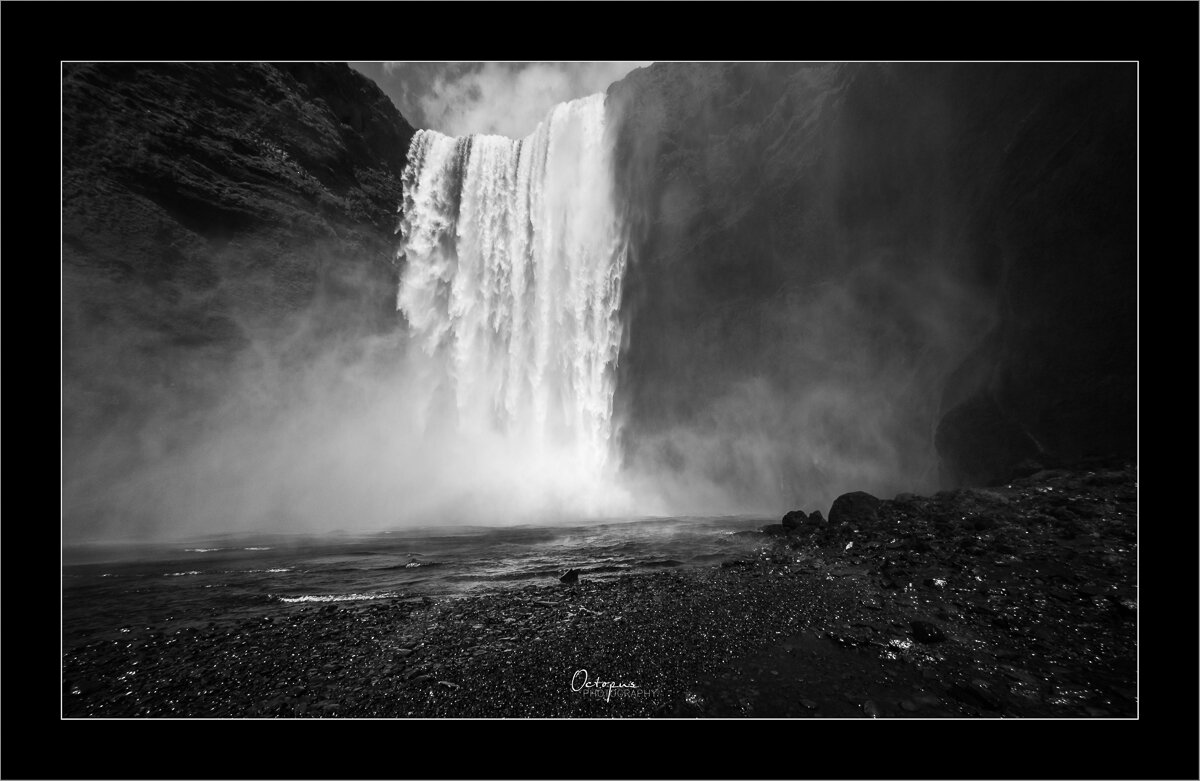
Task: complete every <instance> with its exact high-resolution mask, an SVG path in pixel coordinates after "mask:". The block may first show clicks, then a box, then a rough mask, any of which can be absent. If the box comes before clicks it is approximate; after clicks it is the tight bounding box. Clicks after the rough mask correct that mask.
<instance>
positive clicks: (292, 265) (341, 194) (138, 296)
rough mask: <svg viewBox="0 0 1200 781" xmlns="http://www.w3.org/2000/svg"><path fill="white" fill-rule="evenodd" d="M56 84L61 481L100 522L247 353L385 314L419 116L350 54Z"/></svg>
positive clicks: (81, 74) (358, 328)
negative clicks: (345, 60) (349, 62)
mask: <svg viewBox="0 0 1200 781" xmlns="http://www.w3.org/2000/svg"><path fill="white" fill-rule="evenodd" d="M62 88H63V97H62V100H63V107H62V135H63V143H62V148H63V160H62V164H63V196H62V198H63V201H62V303H63V438H64V441H63V446H64V483H65V485H64V491H65V496H66V511H67V514H68V515H72V514H74V513H79V514H82V515H85V516H98V515H100V514H102V513H100V512H98V510H97V508H96V507H95V497H96V496H98V495H100V494H102V493H103V492H104V490H103V489H104V487H106V486H109V485H111V484H112V483H113V482H114V481H118V480H120V479H121V478H122V477H123V476H126V475H128V474H131V473H132V472H134V471H136V469H135V468H136V467H137V465H139V464H143V463H146V462H152V461H154V460H155V459H156V458H159V457H161V456H162V455H163V453H164V452H165V451H170V450H171V449H173V448H177V447H181V446H183V445H184V444H185V443H186V442H187V441H188V440H189V439H191V438H192V437H193V436H194V434H195V433H196V429H197V428H198V427H201V426H203V425H204V422H203V421H204V412H205V410H207V409H208V408H209V407H211V406H212V405H214V404H217V403H219V400H220V398H221V397H222V394H223V393H224V392H225V390H226V389H227V387H228V385H229V384H230V383H231V382H233V381H234V378H235V377H236V376H238V375H239V373H241V372H243V371H244V370H245V369H246V368H247V367H248V366H259V367H262V366H263V365H265V364H269V363H273V362H278V363H281V364H287V363H289V362H293V363H294V362H300V361H303V360H305V359H306V358H310V357H311V355H312V352H313V350H314V349H315V346H316V345H318V344H321V343H323V342H327V341H328V340H329V339H332V338H337V335H341V336H344V337H352V336H353V335H355V334H364V333H374V332H378V331H380V330H381V329H383V328H387V327H393V326H394V324H395V306H394V299H395V281H396V269H395V268H394V267H393V257H392V255H393V252H394V243H395V239H394V236H393V230H394V228H395V225H396V214H395V212H396V208H397V205H398V204H399V203H400V202H401V200H402V198H401V189H400V175H401V172H402V170H403V167H404V163H405V155H406V153H407V148H408V142H409V140H410V138H411V137H412V134H413V129H412V128H411V127H409V126H408V124H407V123H406V122H405V121H404V119H403V118H402V117H401V116H400V115H399V113H398V112H397V111H396V109H395V107H394V106H393V105H392V104H391V102H390V101H389V100H388V98H387V97H386V96H385V95H384V94H383V93H382V92H381V91H380V90H379V88H378V87H376V86H375V84H373V83H372V82H370V81H369V80H368V79H366V78H364V77H363V76H361V75H359V74H357V73H355V72H354V71H352V70H351V69H350V68H349V67H348V66H346V65H344V64H321V63H310V64H283V65H271V64H266V63H249V64H245V63H243V64H231V63H209V64H186V63H177V64H169V63H168V64H132V63H131V64H125V63H86V64H70V63H68V64H65V65H64V66H63V77H62ZM85 464H86V465H87V467H86V468H85Z"/></svg>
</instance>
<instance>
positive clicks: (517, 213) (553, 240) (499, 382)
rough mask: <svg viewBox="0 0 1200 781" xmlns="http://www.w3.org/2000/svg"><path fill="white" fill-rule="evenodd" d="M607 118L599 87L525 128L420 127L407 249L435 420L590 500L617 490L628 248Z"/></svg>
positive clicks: (505, 461) (576, 498)
mask: <svg viewBox="0 0 1200 781" xmlns="http://www.w3.org/2000/svg"><path fill="white" fill-rule="evenodd" d="M605 128H606V125H605V108H604V95H603V94H596V95H592V96H590V97H587V98H582V99H579V100H574V101H571V102H569V103H563V104H559V105H558V106H556V107H555V108H554V109H553V110H552V111H551V113H550V115H549V116H548V117H547V118H546V119H545V120H543V121H542V122H541V124H539V125H538V126H537V129H536V130H534V131H533V133H531V134H530V135H529V136H527V137H525V138H523V139H520V140H513V139H509V138H505V137H502V136H492V135H473V136H467V137H465V138H452V137H449V136H445V135H442V134H441V133H437V132H435V131H430V130H422V131H419V132H418V133H417V134H416V135H415V136H414V137H413V140H412V144H411V146H410V148H409V156H408V165H407V168H406V169H405V171H404V177H403V189H404V204H403V206H402V207H401V211H402V217H401V223H400V233H401V245H400V250H399V253H398V256H399V257H400V258H401V261H402V272H401V278H400V284H399V291H398V295H397V308H398V310H399V311H400V312H401V313H403V315H404V317H405V319H406V320H407V323H408V333H409V338H410V339H411V340H412V342H413V344H414V345H415V346H417V347H419V349H420V351H421V352H422V353H423V354H424V355H425V356H427V362H426V370H425V372H424V374H422V379H421V381H420V383H419V384H420V385H421V388H420V391H419V392H420V394H421V395H422V397H423V399H425V401H424V403H423V409H424V414H425V415H427V416H428V418H429V421H428V422H429V425H431V426H439V429H438V430H439V432H440V434H439V436H442V437H456V438H459V439H460V440H463V441H464V442H472V443H474V442H478V441H484V442H486V448H487V451H488V453H489V454H490V456H489V458H491V459H493V460H494V461H495V463H494V464H491V466H492V467H495V468H503V469H504V470H507V472H508V473H510V474H513V475H514V477H513V479H514V480H521V481H523V482H525V483H526V484H527V485H528V484H530V483H536V484H537V487H538V488H539V489H540V490H541V492H542V493H543V494H549V495H552V496H555V497H558V498H562V499H567V498H568V497H570V498H571V499H572V501H573V502H574V503H576V504H577V505H578V503H583V504H586V505H588V507H589V508H590V509H591V510H593V511H603V510H605V509H606V508H608V509H611V501H607V500H611V499H612V496H613V491H612V487H611V483H610V481H611V476H612V474H613V471H614V459H612V458H610V448H611V446H612V444H613V443H612V431H613V422H612V412H613V391H614V385H615V369H616V364H617V357H618V350H619V348H620V343H621V322H620V318H619V310H620V306H621V280H622V276H623V274H624V270H625V261H626V253H627V242H626V236H625V233H624V230H623V225H622V221H621V219H620V218H619V217H618V213H617V210H616V207H615V203H614V193H613V182H612V176H613V174H612V164H611V151H612V150H611V139H610V138H609V137H608V136H607V135H606V132H605ZM578 506H581V507H582V505H578Z"/></svg>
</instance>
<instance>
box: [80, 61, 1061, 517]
mask: <svg viewBox="0 0 1200 781" xmlns="http://www.w3.org/2000/svg"><path fill="white" fill-rule="evenodd" d="M360 65H361V64H360ZM584 65H587V64H578V63H576V64H559V65H554V66H552V64H532V65H520V67H518V64H501V65H497V64H485V65H481V64H471V67H463V68H460V69H457V70H455V69H449V70H443V71H429V72H425V71H420V69H417V70H416V71H409V72H410V73H416V72H421V73H424V76H423V77H422V78H425V79H426V82H427V83H426V84H425V88H424V90H423V91H416V92H414V93H412V94H408V96H407V98H406V99H407V100H409V101H417V102H418V103H420V104H421V105H422V106H423V108H422V109H421V113H422V116H423V117H425V118H426V119H429V118H431V117H434V116H436V117H438V119H437V124H439V125H440V127H438V128H436V129H430V130H423V131H420V132H418V133H417V134H416V136H414V137H413V141H412V144H411V146H409V147H408V149H407V151H408V157H407V160H408V167H407V168H406V169H405V170H404V174H403V177H402V178H403V179H404V185H403V186H404V192H403V205H402V208H401V209H400V212H399V214H397V220H398V222H397V232H396V233H395V234H394V235H393V247H394V256H393V258H392V262H391V263H390V265H388V266H387V267H386V268H384V267H383V266H381V265H380V264H378V263H375V264H365V265H364V264H362V263H361V262H360V260H361V259H354V257H353V253H352V252H351V253H349V254H348V253H347V250H346V248H345V247H340V248H339V247H337V246H336V245H337V242H336V241H335V240H332V239H329V240H327V241H328V243H326V244H322V243H315V244H313V245H312V246H311V247H310V248H308V249H306V250H304V251H303V252H301V253H299V254H296V253H292V254H289V253H288V252H285V251H283V250H279V249H277V248H276V249H270V248H267V249H263V248H259V249H255V250H253V251H251V250H248V249H246V248H242V249H240V250H239V249H236V246H235V245H236V244H237V242H231V244H230V246H231V247H233V249H230V250H229V251H228V257H226V258H225V259H224V260H220V261H219V262H217V263H215V265H214V266H213V268H212V269H210V270H209V271H206V272H205V274H207V275H208V276H206V277H204V279H201V280H199V281H194V282H195V283H194V284H193V281H189V282H188V284H189V285H191V287H188V288H186V289H187V292H186V294H184V295H182V296H180V295H179V294H178V293H173V295H176V298H175V299H171V300H170V302H169V303H164V297H163V296H162V295H160V292H159V291H158V288H155V286H154V285H155V284H158V283H157V282H153V280H152V283H147V286H145V287H144V288H140V287H138V286H137V285H133V284H129V283H126V282H122V281H119V280H118V279H117V278H116V277H109V278H105V279H103V280H102V279H100V278H87V279H86V280H84V279H83V278H80V280H73V279H72V277H71V274H72V273H73V272H71V271H70V270H69V271H68V275H67V278H66V280H65V285H66V286H67V287H68V288H72V287H77V288H79V289H83V288H84V287H87V289H88V291H89V292H88V295H90V296H93V297H94V298H95V299H96V300H97V301H101V302H108V303H104V304H103V305H96V306H91V307H82V308H78V309H74V308H73V309H72V310H70V311H67V312H65V313H64V318H65V321H64V330H65V337H64V351H65V358H64V468H63V469H64V475H63V476H64V489H63V490H64V534H65V536H66V537H68V538H69V539H72V540H74V539H99V538H107V537H113V536H117V537H121V536H124V537H129V538H161V537H180V536H194V535H200V534H217V533H226V532H245V531H278V532H301V531H304V532H311V531H328V530H368V529H389V528H395V527H398V526H405V525H414V524H419V525H444V524H459V523H461V524H485V525H486V524H506V523H525V522H540V521H546V522H559V521H562V520H564V519H570V518H599V517H605V518H616V517H631V516H642V515H716V514H746V513H750V514H762V515H766V516H777V515H781V514H782V513H784V512H786V511H787V510H790V509H797V508H799V509H805V510H809V511H811V510H814V509H820V510H822V511H823V512H827V511H828V508H829V506H830V504H831V503H832V501H833V499H834V498H836V497H837V496H838V495H839V494H841V493H844V492H848V491H855V490H864V491H868V492H870V493H873V494H875V495H877V496H880V497H883V498H889V497H891V496H894V495H896V494H897V493H901V492H917V493H919V492H929V491H933V490H936V489H938V488H941V487H947V486H950V485H952V484H954V483H953V481H951V480H948V479H947V473H946V469H945V464H944V463H943V457H942V454H940V453H939V451H938V448H937V446H936V442H937V432H938V427H939V425H940V423H941V421H942V420H943V418H944V417H945V415H946V413H947V412H948V411H949V410H951V409H954V408H955V407H956V405H959V404H960V403H961V402H962V401H963V400H964V399H968V398H970V397H971V394H978V393H979V392H980V389H984V390H986V392H987V393H989V394H993V396H994V397H995V398H1000V399H1001V400H1003V397H1002V396H1001V395H996V394H999V391H995V390H994V389H995V388H997V387H1000V388H1001V390H1004V387H1001V386H1000V385H999V384H998V380H997V379H996V377H997V376H998V375H997V373H996V372H995V371H994V370H993V368H990V365H989V364H987V362H986V361H983V362H979V361H976V363H977V364H978V365H979V366H982V367H983V368H980V369H978V370H972V371H966V369H965V368H964V367H969V366H971V365H975V364H972V361H973V360H976V358H978V356H980V355H981V354H982V353H981V351H983V350H985V349H992V347H989V345H991V346H994V345H996V344H998V343H999V341H998V340H999V339H1000V337H1002V336H1004V332H1003V331H1002V329H1003V327H1004V325H1003V321H1004V316H1005V311H1006V310H1005V309H1004V307H1008V308H1009V309H1012V308H1014V307H1017V306H1019V305H1020V302H1016V303H1014V301H1013V300H1011V299H1010V300H1005V299H1004V297H1003V296H1002V295H1001V291H1002V289H1003V285H1004V284H1006V281H1005V277H1004V274H1005V273H1006V272H1005V271H1004V269H1005V268H1006V267H1005V266H1004V263H1005V262H1006V260H1005V259H1006V257H1008V256H1009V255H1011V254H1012V252H1013V250H1012V247H1013V246H1014V242H1015V240H1014V239H1013V238H1012V237H1011V236H1012V235H1017V233H1016V232H1015V231H1012V230H1010V229H1009V227H1008V226H1007V225H1006V224H1004V223H1001V222H999V221H998V218H995V217H993V214H1003V213H1004V209H1006V208H1008V206H1007V204H1008V203H1010V202H1011V200H1012V196H1011V195H1010V194H1011V193H1012V192H1017V193H1020V192H1023V191H1022V190H1021V189H1020V181H1021V180H1020V176H1021V174H1020V173H1019V172H1020V171H1021V170H1023V169H1021V168H1020V167H1019V166H1010V167H1009V168H1008V169H1006V168H1005V165H1006V164H1007V163H1006V161H1007V160H1008V157H1006V155H1009V151H1008V150H1009V149H1010V148H1012V146H1013V143H1014V142H1013V141H1012V139H1013V138H1016V137H1019V136H1018V131H1019V130H1020V129H1021V128H1022V127H1023V124H1022V123H1024V122H1025V118H1026V117H1027V116H1028V115H1029V108H1028V106H1027V105H1026V103H1025V98H1024V94H1025V92H1027V90H1026V89H1025V87H1027V86H1029V85H1034V86H1037V85H1041V84H1043V83H1044V81H1045V80H1044V79H1043V75H1042V72H1041V71H1039V70H1038V69H1036V68H1032V67H1029V68H1025V69H1018V70H1017V71H1012V73H1015V74H1016V75H1015V76H1008V75H1006V76H1005V78H1008V79H1009V81H1010V82H1011V83H1012V84H1013V85H1016V86H1014V87H1012V88H1010V89H1008V90H1007V91H1003V92H1001V93H998V94H997V95H996V96H995V97H991V96H986V95H984V96H980V94H979V93H978V91H977V90H975V89H974V87H975V85H976V84H977V83H980V82H981V81H986V80H987V79H989V78H995V74H996V73H999V72H1000V71H1001V70H1002V69H1004V68H1005V67H1011V66H1003V65H997V66H988V67H987V68H981V69H978V70H974V71H972V70H971V69H969V68H965V67H958V68H947V67H942V66H937V65H920V64H917V65H901V66H894V65H871V64H866V65H862V64H859V65H842V64H822V63H814V64H806V63H741V64H722V63H708V64H689V63H667V64H661V63H660V64H655V65H653V66H651V67H649V68H640V69H636V70H632V71H630V67H631V66H632V64H630V63H611V64H605V67H599V65H598V64H590V65H596V67H590V66H589V67H586V68H585V67H583V66H584ZM543 66H544V67H543ZM567 66H571V67H567ZM380 67H382V66H380ZM404 67H405V66H403V65H389V66H388V68H387V69H385V71H384V72H386V73H387V74H389V75H398V74H401V73H404V72H406V71H405V70H404ZM1006 73H1007V71H1006ZM626 74H627V75H626ZM989 74H990V75H989ZM1068 75H1070V74H1068ZM621 76H624V78H621V79H620V80H619V81H616V82H615V83H612V84H611V86H609V87H608V89H607V91H606V92H605V93H603V95H602V96H597V97H595V98H592V99H584V100H582V101H581V100H574V99H573V98H572V99H571V100H573V102H568V103H562V102H558V103H557V104H555V103H554V102H553V101H555V100H560V99H562V96H563V95H569V94H570V93H572V92H574V91H577V90H578V89H580V88H582V87H583V86H586V85H592V84H593V83H595V82H596V81H597V80H599V81H602V82H604V84H608V83H609V80H611V79H613V78H618V77H621ZM1070 83H1071V82H1070V80H1069V79H1067V78H1065V77H1064V79H1063V84H1064V85H1067V86H1066V87H1064V88H1063V89H1064V90H1065V89H1068V88H1069V85H1070ZM1048 94H1054V93H1048ZM589 101H590V102H589ZM1046 102H1047V104H1048V105H1054V104H1053V102H1052V101H1050V100H1049V99H1046ZM585 104H586V105H588V106H591V107H592V108H590V109H588V111H592V109H597V110H598V111H599V113H595V112H593V114H588V113H587V112H585V111H584V110H583V108H582V106H584V105H585ZM535 112H536V114H537V116H536V119H535V118H534V113H535ZM585 115H586V117H591V118H590V119H587V118H585ZM1048 115H1049V116H1051V117H1054V116H1057V115H1056V114H1053V113H1050V114H1048ZM600 117H602V118H603V122H602V123H601V121H600ZM351 120H352V117H351ZM351 120H343V122H350V121H351ZM531 122H532V124H531ZM556 122H557V124H555V123H556ZM600 124H603V125H604V129H603V132H600V131H598V130H597V128H598V127H600ZM459 131H461V132H464V133H465V132H467V131H486V132H487V133H496V132H499V133H503V134H504V135H502V136H501V135H479V136H472V137H470V138H468V137H466V136H463V135H461V134H460V135H459V136H458V137H457V138H456V137H455V134H456V133H457V132H459ZM1064 132H1065V131H1064ZM447 133H449V135H447ZM1016 149H1017V153H1019V152H1020V151H1021V147H1020V146H1019V144H1018V145H1017V146H1016ZM276 151H278V150H276ZM1017 153H1014V154H1017ZM1016 159H1017V160H1018V161H1019V160H1020V159H1021V158H1020V157H1019V156H1018V157H1017V158H1016ZM1013 171H1016V172H1018V173H1013ZM1006 188H1007V189H1006ZM400 200H401V199H399V198H397V199H396V202H395V206H396V207H401V203H399V201H400ZM1035 227H1036V226H1035ZM1010 234H1011V235H1010ZM313 267H315V268H320V269H323V271H322V272H321V274H323V275H324V276H323V277H322V279H323V280H324V281H322V282H321V283H320V285H318V288H319V289H318V290H317V293H316V294H315V297H314V295H313V291H312V290H310V289H309V287H311V285H309V287H305V285H308V283H307V282H306V283H305V284H304V285H301V284H299V283H297V282H296V281H295V280H296V279H298V278H301V277H303V276H304V275H305V274H307V273H308V271H307V269H310V268H313ZM188 268H190V267H188ZM188 268H185V271H188ZM353 269H361V272H356V271H353ZM181 273H182V272H181ZM188 273H192V272H191V271H188ZM195 273H197V274H198V273H199V272H195ZM114 301H116V302H119V303H116V304H112V303H111V302H114ZM161 322H165V323H168V324H169V325H168V326H167V331H163V330H162V329H161V328H159V327H158V326H156V325H155V323H161ZM989 360H991V359H989ZM97 378H99V379H97ZM1010 386H1011V383H1010ZM1006 387H1007V386H1006ZM993 396H988V397H987V398H992V399H993V400H994V398H993ZM1006 414H1007V415H1008V416H1009V417H1010V418H1011V420H1008V421H1006V422H1005V425H1006V426H1009V427H1010V428H1011V429H1012V430H1013V431H1015V432H1016V435H1015V436H1017V437H1018V438H1022V437H1023V438H1025V439H1028V440H1029V441H1036V438H1035V437H1034V436H1033V434H1032V433H1031V430H1032V427H1033V426H1032V424H1030V423H1029V422H1028V420H1022V419H1018V416H1017V415H1016V414H1015V413H1006ZM1005 436H1009V434H1005ZM1010 438H1011V437H1010ZM1025 439H1021V441H1022V442H1024V441H1025ZM1022 446H1023V445H1022ZM1039 447H1040V446H1039ZM1006 457H1007V454H1006Z"/></svg>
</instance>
